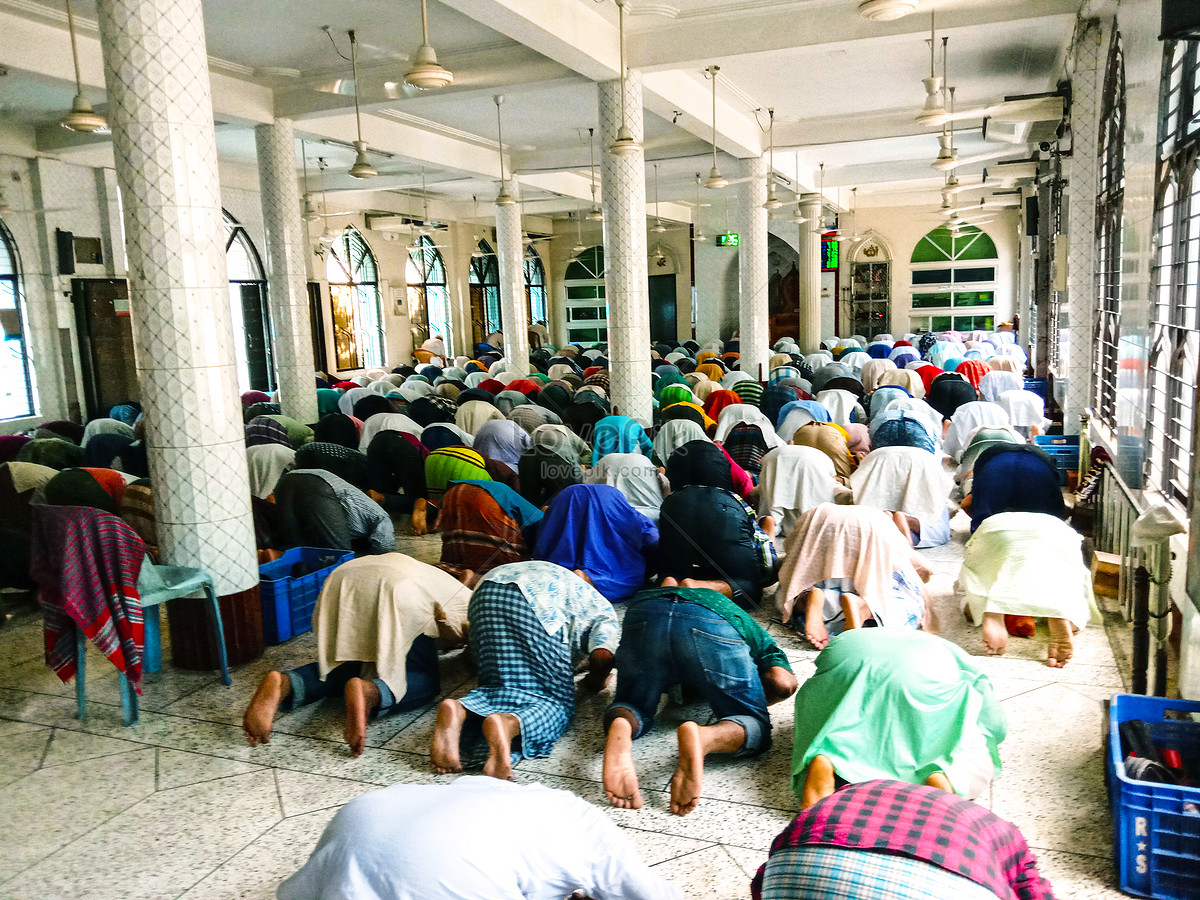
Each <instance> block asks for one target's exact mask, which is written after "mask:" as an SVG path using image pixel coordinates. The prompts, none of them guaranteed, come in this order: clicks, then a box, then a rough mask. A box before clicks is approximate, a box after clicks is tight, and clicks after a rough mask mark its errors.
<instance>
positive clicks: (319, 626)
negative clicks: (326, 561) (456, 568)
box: [313, 553, 471, 699]
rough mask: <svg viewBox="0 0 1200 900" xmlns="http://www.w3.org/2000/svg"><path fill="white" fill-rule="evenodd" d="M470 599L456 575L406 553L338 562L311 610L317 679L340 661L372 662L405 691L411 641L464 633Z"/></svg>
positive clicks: (383, 676)
mask: <svg viewBox="0 0 1200 900" xmlns="http://www.w3.org/2000/svg"><path fill="white" fill-rule="evenodd" d="M470 599H471V591H470V589H469V588H467V587H466V586H465V585H463V584H462V583H460V582H459V581H458V579H456V578H455V577H454V576H452V575H449V574H447V573H446V572H443V571H442V570H441V569H438V568H436V567H434V566H431V565H428V564H426V563H423V562H420V561H418V560H415V559H413V558H412V557H411V556H405V555H404V554H403V553H383V554H379V555H377V556H363V557H360V558H359V559H354V560H350V561H349V562H346V563H343V564H342V565H340V566H338V567H337V568H336V569H334V570H333V572H332V573H331V574H330V576H329V578H328V579H327V580H326V582H325V585H324V587H322V588H321V596H320V597H318V598H317V606H316V609H314V610H313V632H314V634H315V635H316V639H317V664H318V666H319V667H320V671H321V678H324V677H325V676H326V675H328V674H329V672H330V671H331V670H332V669H334V668H335V667H336V666H338V665H339V664H340V663H344V662H353V661H357V662H370V663H374V664H375V668H376V670H377V672H378V676H379V678H380V679H381V680H382V681H383V682H384V683H385V684H386V685H387V686H388V688H390V689H391V692H392V693H393V694H394V695H395V696H396V698H397V699H400V698H402V697H403V696H404V694H405V693H406V692H407V691H408V677H407V673H406V666H405V663H406V660H407V657H408V651H409V650H410V649H412V644H413V641H415V640H416V639H417V636H418V635H421V634H425V635H428V636H429V637H432V638H436V637H438V636H439V634H441V633H442V631H445V632H446V636H447V637H454V638H461V637H462V636H463V633H464V626H465V625H466V621H467V603H468V602H469V601H470ZM439 623H441V625H442V629H441V630H439V628H438V624H439Z"/></svg>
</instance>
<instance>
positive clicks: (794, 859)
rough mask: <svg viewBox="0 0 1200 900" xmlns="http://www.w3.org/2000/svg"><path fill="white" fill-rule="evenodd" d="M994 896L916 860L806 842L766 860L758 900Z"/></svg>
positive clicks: (979, 899)
mask: <svg viewBox="0 0 1200 900" xmlns="http://www.w3.org/2000/svg"><path fill="white" fill-rule="evenodd" d="M796 897H804V898H805V900H878V898H881V897H886V898H888V900H946V898H948V897H953V898H954V900H996V895H995V894H993V893H992V892H991V891H989V890H988V889H987V888H985V887H984V886H983V885H981V884H976V883H975V882H974V881H971V879H969V878H964V877H963V876H962V875H958V874H956V873H954V872H949V871H947V870H945V869H942V868H939V867H938V866H935V865H933V864H932V863H927V862H925V861H924V860H921V859H912V858H911V857H908V856H900V855H898V854H894V853H884V852H881V851H877V850H847V849H844V848H842V847H828V846H823V845H819V844H809V845H806V846H802V847H784V848H781V849H779V850H776V851H775V852H774V853H772V854H771V858H770V859H768V860H767V865H766V873H765V875H764V878H763V890H762V900H793V898H796Z"/></svg>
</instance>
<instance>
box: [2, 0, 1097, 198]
mask: <svg viewBox="0 0 1200 900" xmlns="http://www.w3.org/2000/svg"><path fill="white" fill-rule="evenodd" d="M631 3H632V6H633V11H634V14H633V15H631V16H630V17H629V19H628V25H629V31H630V37H629V56H630V64H631V65H632V66H633V67H635V68H639V69H644V70H645V71H646V72H647V73H648V74H647V76H646V77H647V101H646V103H647V111H646V112H645V115H644V128H645V142H646V148H647V157H648V160H655V159H657V160H661V165H660V168H659V195H660V197H661V199H662V200H663V201H664V202H668V201H689V202H690V201H692V200H693V199H694V197H695V184H694V175H695V173H696V172H702V173H707V171H708V167H709V166H711V165H712V160H711V157H710V155H709V153H710V148H709V145H708V142H707V140H708V135H709V129H710V128H711V124H712V123H711V119H710V118H709V116H710V115H711V113H710V112H709V106H708V102H707V99H706V98H707V96H708V95H707V91H708V90H709V85H708V82H707V81H706V80H705V79H704V77H703V74H702V69H703V67H704V66H705V65H707V64H709V63H717V64H719V65H720V66H721V75H720V80H719V82H718V96H719V99H720V100H721V103H722V109H721V111H720V112H719V113H718V118H717V130H718V143H719V144H720V145H721V146H722V147H727V148H731V149H734V148H738V147H746V146H758V145H761V146H763V147H765V146H766V137H765V135H763V134H762V133H761V132H760V131H759V129H758V128H757V127H755V110H756V108H757V107H762V108H765V107H768V106H770V107H773V108H774V109H775V110H776V146H777V153H776V170H777V171H778V172H780V173H782V174H784V175H786V176H788V177H789V178H791V177H792V175H793V172H794V166H795V161H796V159H797V158H798V160H799V162H800V165H801V167H802V169H801V182H802V185H803V187H805V188H807V189H812V188H814V187H815V186H816V180H817V179H816V176H815V172H816V167H817V165H818V164H819V163H821V162H824V163H825V164H826V181H825V183H826V186H827V187H828V188H831V189H833V190H831V191H830V194H831V196H835V195H836V189H837V188H838V187H841V188H843V189H848V188H849V187H852V186H856V185H860V186H862V190H861V192H860V198H859V199H860V201H862V200H863V199H864V198H867V197H870V198H872V199H871V200H870V201H869V202H873V203H905V204H907V203H912V202H918V201H919V202H927V201H928V200H929V198H930V196H932V197H934V198H935V199H936V196H937V188H938V186H939V185H940V176H939V175H938V174H937V173H935V172H934V171H933V170H932V169H931V168H930V167H929V163H930V162H931V161H932V159H933V157H934V155H935V154H936V152H937V140H936V132H935V131H933V130H927V129H921V128H919V127H918V126H916V124H915V123H914V122H913V116H915V114H916V112H917V111H918V110H919V109H920V107H921V104H922V102H923V100H924V92H923V89H922V86H921V83H920V79H921V78H922V77H924V76H925V75H927V74H928V67H929V51H928V46H927V44H926V40H927V38H928V31H929V16H928V15H927V14H925V13H924V12H922V13H920V14H916V15H913V16H909V17H906V18H904V19H901V20H897V21H895V22H890V23H872V22H866V21H864V20H862V19H861V18H859V17H858V15H857V12H856V7H857V0H673V2H670V3H669V4H664V3H651V2H649V0H631ZM1076 5H1077V4H1076V2H1075V0H938V2H936V9H937V15H938V17H939V20H940V21H941V22H944V23H945V25H946V28H942V27H941V25H939V28H938V36H939V39H940V37H941V35H943V34H949V36H950V45H949V50H950V77H951V82H952V83H953V84H955V85H956V100H957V104H958V107H959V109H970V108H972V107H977V106H978V107H982V106H984V105H986V104H989V103H994V102H996V101H998V100H1001V99H1003V98H1004V97H1005V96H1011V95H1014V94H1024V93H1036V92H1042V91H1046V90H1050V89H1053V87H1054V86H1055V84H1056V82H1057V81H1058V79H1059V77H1061V75H1062V70H1063V67H1062V60H1063V56H1064V53H1065V50H1066V47H1067V45H1068V43H1069V41H1070V36H1071V31H1072V27H1073V21H1074V9H1075V7H1076ZM923 6H924V7H925V8H926V9H928V8H929V6H930V3H929V0H926V2H925V3H924V4H923ZM639 7H640V9H639ZM672 7H674V8H675V10H677V13H676V14H674V15H671V14H670V13H671V12H672ZM75 8H76V13H77V17H78V18H79V19H80V21H81V28H80V32H81V51H82V52H83V54H84V56H85V66H84V68H85V81H87V82H88V87H87V89H86V92H87V93H88V95H89V97H91V98H92V100H93V101H94V102H96V103H97V105H102V103H103V87H102V79H101V76H100V74H99V72H100V71H101V70H100V69H99V67H98V63H99V50H98V44H97V43H96V41H95V34H96V28H95V24H94V17H95V9H94V3H93V0H75ZM521 9H535V10H537V11H538V13H539V15H540V16H541V18H539V19H538V20H536V21H535V20H532V19H524V18H522V17H521V15H520V14H519V10H521ZM466 10H469V11H470V14H469V15H468V14H466V12H465V11H466ZM204 12H205V23H206V28H207V37H208V50H209V54H210V57H211V58H212V59H213V71H214V72H215V73H217V74H218V75H220V76H222V77H226V78H230V79H234V81H233V82H232V84H233V93H235V94H236V85H237V83H238V81H241V82H242V83H244V84H245V89H246V91H248V92H253V91H258V92H262V91H264V90H268V89H269V92H268V93H266V94H263V95H262V96H265V97H266V98H267V101H268V103H270V104H273V106H274V112H275V114H282V115H288V116H290V117H292V118H294V119H296V121H297V131H298V133H300V134H301V135H304V136H306V137H309V138H311V139H313V140H314V143H312V144H310V145H309V146H308V151H307V156H308V158H309V159H310V160H314V161H315V159H316V158H317V157H318V156H321V157H324V158H326V159H327V160H328V161H329V165H330V172H329V175H328V176H327V177H326V179H325V181H324V186H325V187H326V188H327V189H328V190H331V191H334V192H339V191H349V190H355V191H358V192H362V191H363V190H367V189H371V190H376V191H389V190H403V191H411V190H412V189H413V187H414V185H416V184H419V182H420V173H421V171H422V170H424V173H425V177H426V181H427V183H428V185H429V189H430V193H431V194H432V195H433V196H434V197H440V198H444V199H446V200H447V201H464V200H465V201H468V202H469V201H470V198H471V196H472V195H477V196H480V197H481V198H484V199H485V202H486V201H490V199H491V197H492V196H494V192H495V189H496V188H495V184H496V175H497V172H496V163H495V158H496V154H495V135H496V118H495V105H494V103H493V100H492V97H493V95H494V94H496V93H503V94H504V95H505V97H506V102H505V104H504V107H503V115H504V131H505V143H506V150H507V154H508V155H507V156H506V159H505V162H506V166H511V167H515V168H516V169H517V170H518V171H519V172H520V173H521V175H522V180H523V181H524V182H525V187H524V190H523V194H524V195H525V196H526V197H532V198H539V197H540V198H548V197H552V196H555V195H560V194H561V195H564V196H568V197H571V198H573V200H572V201H571V202H572V203H574V205H575V206H576V207H584V206H586V205H587V203H588V202H590V200H589V198H590V194H589V191H588V184H589V171H588V158H589V156H588V145H587V137H586V130H587V128H588V127H589V126H594V125H595V124H596V118H597V110H596V88H595V85H594V82H593V78H596V77H611V75H606V76H602V75H601V74H600V73H602V72H615V71H616V68H615V55H616V53H615V51H616V33H615V21H616V9H615V6H614V5H613V3H612V2H611V0H606V2H603V3H600V4H597V3H596V2H595V0H538V2H537V3H533V4H531V3H516V2H513V0H445V2H439V0H430V3H429V16H430V36H431V42H432V43H433V44H434V46H435V47H436V48H437V50H438V54H439V58H440V59H441V60H442V62H443V64H445V65H446V66H447V67H449V68H451V69H452V70H453V71H455V74H456V84H455V86H454V87H453V88H450V89H447V90H444V91H430V92H413V91H411V90H405V89H398V88H397V87H396V84H397V83H398V82H399V81H400V80H401V76H402V73H403V69H404V67H405V64H406V62H407V60H408V58H409V55H410V54H411V53H412V51H413V50H414V49H415V47H416V45H417V44H418V43H419V39H420V3H419V2H418V0H391V2H387V3H384V2H381V0H344V2H342V3H339V4H337V5H336V6H334V5H330V4H323V3H301V2H295V0H256V2H253V3H246V2H244V0H204ZM4 16H8V17H10V18H9V19H8V20H7V21H10V22H20V21H25V20H27V21H29V22H36V23H37V24H38V25H39V26H40V27H42V30H41V31H37V32H31V33H37V34H39V35H43V34H44V35H45V38H44V43H45V44H46V46H45V47H44V48H43V49H44V51H45V52H44V54H43V55H44V56H45V57H46V59H47V61H46V62H45V63H44V64H39V63H31V62H28V61H25V62H23V63H22V65H20V66H15V65H13V64H12V63H11V61H10V60H7V59H6V58H5V57H6V52H5V49H4V46H3V44H0V65H3V64H6V63H7V64H9V65H10V73H9V74H8V75H7V76H5V77H0V132H2V131H3V130H4V129H5V128H6V127H10V128H11V127H13V126H31V125H33V126H36V125H41V126H43V128H42V130H41V131H40V132H38V138H37V142H38V149H39V150H40V151H41V152H49V153H55V154H61V155H63V156H64V158H69V155H68V154H69V153H70V152H71V148H70V147H69V146H66V147H64V146H61V145H62V144H63V143H64V142H63V141H62V139H61V136H58V135H52V134H51V131H52V130H53V125H52V124H50V125H47V123H53V122H54V121H55V120H56V119H57V117H58V116H59V115H60V114H61V111H62V110H63V109H64V108H65V107H66V106H67V105H68V104H69V102H70V97H71V95H72V94H73V93H74V89H73V86H72V85H71V83H70V80H69V77H70V73H69V67H68V68H66V70H64V63H63V59H62V56H63V52H64V51H67V52H69V50H68V48H67V45H66V38H65V32H64V31H63V28H64V20H63V15H62V5H61V0H0V17H4ZM4 21H5V20H3V18H0V30H3V28H4ZM484 23H488V24H484ZM324 25H329V26H331V28H332V34H333V37H334V40H335V41H336V43H337V48H338V50H340V51H341V53H348V42H347V38H346V34H345V30H346V29H347V28H355V29H357V31H358V39H359V42H360V43H359V51H360V75H361V76H362V78H361V85H360V98H361V100H362V103H363V105H364V120H365V122H364V124H365V126H369V127H368V131H369V133H370V134H371V135H372V141H371V143H372V146H373V147H376V148H378V149H380V150H384V151H387V153H388V154H389V155H388V156H383V155H379V156H377V157H375V160H374V161H375V163H376V166H377V167H378V168H379V169H380V171H381V176H380V177H379V178H378V179H374V180H372V181H371V182H368V183H364V182H357V181H355V180H353V179H350V178H348V177H347V176H346V175H345V174H344V172H345V170H346V168H347V167H348V166H349V163H350V161H351V159H352V153H351V152H350V151H349V150H348V149H347V147H346V146H345V145H346V144H348V142H350V141H353V140H354V139H355V136H356V135H355V134H354V130H353V115H352V112H353V106H352V103H353V96H352V95H353V87H352V84H351V82H350V81H349V77H350V66H349V63H348V62H346V61H345V60H343V59H341V58H340V56H339V55H338V53H337V51H335V49H334V47H333V46H332V44H331V42H330V39H329V37H328V36H326V34H324V33H323V32H322V31H321V26H324ZM67 59H68V60H69V56H68V57H67ZM939 69H940V65H939ZM89 72H90V73H92V74H91V76H89V75H88V73H89ZM226 88H228V85H226ZM218 94H219V92H218V91H217V90H214V98H215V99H214V106H215V107H216V106H217V105H218V102H217V99H216V98H217V97H218ZM222 96H223V95H222ZM255 96H256V97H257V96H259V95H258V94H255ZM271 98H273V99H271ZM231 105H236V104H231ZM673 109H681V110H686V111H685V112H684V113H683V114H682V115H680V116H679V117H678V118H679V123H678V124H672V122H671V118H672V117H673V113H672V110H673ZM216 115H217V118H218V120H220V121H221V122H224V123H226V124H223V125H222V126H221V127H220V128H219V129H218V149H219V152H220V154H221V156H222V158H223V160H224V161H225V162H226V163H228V164H235V165H248V166H250V165H253V163H254V141H253V128H252V126H253V124H254V123H253V121H251V120H247V119H246V118H245V115H244V114H241V113H239V111H238V110H236V109H234V110H232V111H231V112H229V114H226V113H225V112H223V110H222V109H220V108H218V109H216ZM758 119H759V122H760V124H765V121H766V117H765V114H763V112H762V111H761V110H760V111H759V113H758ZM980 124H981V118H975V119H968V120H966V121H964V122H962V123H961V126H962V130H961V131H960V133H959V134H958V136H957V141H956V143H957V144H958V147H959V154H960V157H961V158H962V159H963V160H967V161H968V162H964V164H963V165H962V166H961V171H960V177H962V178H963V180H964V181H966V180H968V179H970V178H971V177H975V176H978V174H979V173H980V172H981V171H982V168H983V166H984V165H986V163H987V161H991V160H994V159H998V158H1020V157H1022V156H1027V155H1028V153H1029V151H1030V148H1028V147H1026V146H1024V145H1021V146H1014V145H1011V144H1008V145H1005V144H996V143H986V142H984V141H983V139H982V135H981V133H980V128H979V126H980ZM422 136H432V137H431V138H430V141H431V143H429V145H428V146H425V140H424V138H423V137H422ZM50 137H53V138H54V140H49V138H50ZM414 138H420V140H414ZM324 140H333V141H335V142H341V143H342V145H341V146H338V145H337V144H336V143H335V144H329V143H322V141H324ZM439 142H440V143H439ZM417 144H421V145H422V146H421V147H420V148H419V149H417V148H416V145H417ZM447 147H449V148H451V150H453V151H454V152H453V153H448V152H445V149H444V148H447ZM598 152H602V151H598ZM735 152H736V150H735ZM797 154H798V156H797ZM970 160H974V161H973V162H970ZM298 161H299V156H298ZM718 164H719V165H720V166H721V168H722V170H723V171H725V174H726V175H727V176H728V177H735V176H736V175H737V174H738V172H739V164H738V162H737V160H736V159H735V158H734V157H733V156H730V155H728V154H726V153H724V152H722V153H720V154H719V155H718ZM652 171H653V170H652V167H651V165H650V164H649V162H648V165H647V180H648V196H649V197H650V198H651V199H652V198H653V189H654V188H653V183H652V180H651V174H652ZM975 180H978V179H977V177H976V178H975ZM314 183H315V179H314ZM418 190H419V189H418ZM735 191H736V189H735V188H726V189H725V191H724V192H721V193H728V194H730V195H731V197H732V196H733V195H734V193H735ZM708 193H709V194H710V195H711V194H712V192H708ZM842 194H843V198H842V199H843V201H846V202H847V203H848V197H849V191H848V190H843V191H842ZM356 196H357V195H356ZM708 199H712V198H711V196H710V197H709V198H708ZM730 202H731V201H730V200H727V199H724V198H721V199H720V201H719V203H718V204H717V205H718V208H721V207H727V206H729V205H730Z"/></svg>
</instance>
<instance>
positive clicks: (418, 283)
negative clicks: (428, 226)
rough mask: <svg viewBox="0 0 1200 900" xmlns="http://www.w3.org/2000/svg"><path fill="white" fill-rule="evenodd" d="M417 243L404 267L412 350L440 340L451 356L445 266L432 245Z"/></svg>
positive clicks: (424, 241)
mask: <svg viewBox="0 0 1200 900" xmlns="http://www.w3.org/2000/svg"><path fill="white" fill-rule="evenodd" d="M417 241H418V244H419V248H414V249H410V250H409V251H408V263H407V264H406V265H405V267H404V276H405V280H406V281H407V282H408V317H409V321H410V322H411V323H412V339H413V349H414V350H415V349H417V348H419V347H420V346H421V345H422V344H423V343H425V341H427V340H429V339H430V338H432V337H440V338H441V339H442V341H443V342H444V343H445V345H446V352H447V353H453V350H452V349H451V337H450V292H449V290H448V289H447V288H446V266H445V264H444V263H443V262H442V254H441V253H440V252H438V249H437V247H435V246H434V245H433V241H431V240H430V239H429V238H428V237H426V236H425V235H421V236H420V237H419V238H417Z"/></svg>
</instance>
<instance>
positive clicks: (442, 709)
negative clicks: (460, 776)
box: [429, 697, 467, 775]
mask: <svg viewBox="0 0 1200 900" xmlns="http://www.w3.org/2000/svg"><path fill="white" fill-rule="evenodd" d="M465 721H467V708H466V707H465V706H463V705H462V704H461V703H459V702H458V701H457V700H455V699H454V698H453V697H447V698H446V699H445V700H443V701H442V702H441V704H440V705H439V706H438V711H437V724H436V725H435V726H434V729H433V741H432V742H431V744H430V747H429V762H430V765H432V766H433V771H435V772H437V773H438V774H439V775H449V774H450V773H451V772H461V771H462V760H461V758H460V757H459V755H458V742H459V739H460V738H461V737H462V728H463V723H464V722H465Z"/></svg>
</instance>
